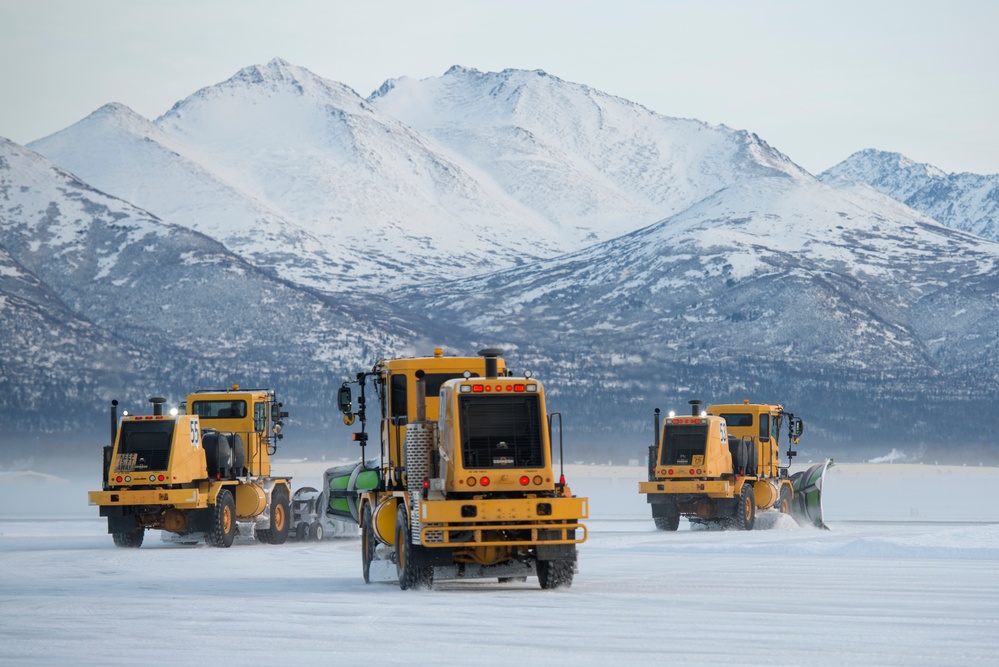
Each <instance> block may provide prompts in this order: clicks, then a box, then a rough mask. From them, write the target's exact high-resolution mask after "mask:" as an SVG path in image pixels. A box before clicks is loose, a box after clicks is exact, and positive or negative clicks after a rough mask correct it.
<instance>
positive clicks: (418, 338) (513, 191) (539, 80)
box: [0, 60, 999, 460]
mask: <svg viewBox="0 0 999 667" xmlns="http://www.w3.org/2000/svg"><path fill="white" fill-rule="evenodd" d="M31 148H32V149H35V148H36V149H38V151H39V152H41V153H42V154H44V155H46V156H47V157H49V158H50V159H51V160H52V161H53V162H54V163H56V164H58V165H59V167H56V166H55V165H54V164H53V163H50V162H48V161H47V160H46V159H44V158H42V157H41V156H40V155H38V154H36V153H34V152H33V151H32V150H29V149H27V148H25V147H21V146H18V145H16V144H11V143H10V142H3V143H0V188H2V189H0V192H2V195H3V199H2V200H0V250H2V251H4V252H5V253H6V254H2V253H0V278H2V280H0V318H2V319H0V325H2V326H3V328H4V331H6V330H7V329H12V328H13V327H14V326H16V325H17V324H18V323H20V322H21V321H34V322H43V321H45V320H46V319H49V320H51V321H53V323H54V324H53V325H52V327H51V328H50V332H41V331H36V330H32V331H31V332H29V333H30V334H31V335H30V336H22V337H20V338H16V337H15V338H11V339H10V340H15V342H8V340H7V339H6V337H5V341H4V343H3V345H6V347H4V348H3V351H4V353H5V357H4V364H5V365H4V366H3V367H0V375H2V376H3V380H2V382H3V384H2V385H0V394H11V395H13V393H16V392H18V391H20V392H21V395H25V396H27V395H28V393H29V392H31V391H34V389H33V387H34V386H35V385H37V386H41V387H45V390H44V391H42V392H41V393H39V394H38V395H37V396H44V397H51V400H52V401H61V402H72V403H73V404H74V405H75V406H76V407H75V408H74V409H75V410H76V412H75V413H74V414H80V415H83V414H92V415H93V416H94V419H96V420H97V422H101V420H102V415H103V412H102V408H103V405H98V406H91V404H90V403H88V401H90V402H92V401H93V400H94V397H100V399H101V400H104V399H105V398H109V397H112V396H114V395H115V394H118V393H119V392H122V391H126V392H131V396H132V400H139V398H136V397H140V398H142V397H145V396H148V395H151V393H150V392H156V393H162V392H163V389H162V387H164V386H166V387H168V388H169V389H170V390H171V391H176V392H183V391H186V390H188V389H191V388H193V387H203V386H224V385H225V384H228V383H229V382H232V381H239V382H241V383H242V384H246V383H247V382H252V383H254V384H262V385H270V386H274V387H275V388H276V389H278V390H280V391H281V392H282V393H283V394H284V395H285V396H286V397H288V400H287V404H288V405H289V407H291V409H292V413H293V419H296V418H300V419H301V420H302V422H301V426H302V427H303V431H304V430H308V429H311V433H312V434H317V433H318V434H321V435H319V438H320V439H323V440H325V439H326V436H327V435H328V431H329V429H332V426H331V424H332V423H333V422H335V416H334V415H335V411H334V408H333V403H332V401H333V393H334V389H335V386H336V385H337V384H338V383H339V382H340V381H341V380H342V379H343V378H344V377H346V376H347V375H349V374H353V373H354V372H356V371H358V370H362V369H364V368H367V367H369V366H370V364H372V363H373V362H374V361H375V360H377V359H378V358H379V357H382V356H390V355H408V354H416V353H420V354H425V353H427V352H429V350H430V349H431V347H432V346H433V345H444V346H445V347H446V348H447V349H448V352H449V353H460V354H468V353H473V352H474V351H475V350H477V349H480V347H486V346H495V345H498V346H501V347H505V348H507V350H508V355H507V360H508V362H509V363H510V365H511V366H512V367H513V368H515V369H519V370H522V369H524V368H531V369H532V370H534V371H535V372H537V373H538V374H539V376H540V377H542V378H543V379H545V380H547V381H548V382H549V390H550V394H549V395H550V398H551V401H550V405H549V407H550V408H551V409H554V410H559V411H561V412H563V413H564V414H565V416H566V428H567V433H568V434H570V435H571V436H572V437H574V438H576V439H577V440H582V441H583V447H581V448H580V449H579V450H577V451H585V450H587V449H588V451H589V453H590V454H591V455H593V456H594V457H600V456H605V455H607V454H608V452H611V453H612V454H611V455H612V456H613V457H614V458H616V460H627V459H630V458H635V457H636V456H638V455H640V453H641V450H640V448H639V449H637V450H636V449H635V443H636V442H646V441H647V440H649V439H651V436H649V435H648V431H649V428H650V426H649V425H650V424H651V414H652V413H651V410H652V408H653V407H662V408H666V409H671V408H676V407H678V406H680V405H682V404H683V403H684V402H685V401H686V400H687V399H689V398H693V397H696V398H701V399H703V400H707V401H715V402H717V401H730V400H731V401H738V400H741V399H743V398H750V399H753V400H760V401H778V402H782V403H785V404H787V405H788V406H789V407H790V408H791V409H793V410H795V411H796V412H797V413H798V414H800V415H801V416H802V417H804V418H805V419H806V422H807V423H808V424H809V425H810V426H809V433H810V434H811V435H810V436H809V438H811V439H812V440H811V442H814V443H818V445H819V446H828V445H830V443H832V444H837V443H838V444H843V443H868V442H875V441H877V443H878V444H879V446H881V445H884V444H888V443H892V444H898V443H904V444H905V445H906V446H907V447H908V448H910V449H911V448H912V447H919V446H923V445H925V444H926V443H930V442H949V441H950V438H952V433H953V429H952V427H951V426H950V425H949V423H948V422H946V421H944V420H941V419H938V418H935V417H934V415H939V414H943V413H948V414H950V413H953V414H974V415H976V418H975V419H974V420H971V421H970V423H968V424H962V433H961V440H962V442H961V444H962V445H965V446H977V445H981V446H987V445H988V443H991V442H992V434H994V432H995V431H996V430H999V422H997V421H996V419H997V418H996V417H992V416H988V415H992V414H993V413H994V410H993V409H992V408H993V407H994V404H995V401H996V400H997V399H999V396H997V389H996V387H997V386H999V382H997V380H999V301H997V295H999V284H997V281H999V278H997V274H999V271H997V270H996V267H997V264H999V246H997V244H996V243H995V242H990V241H987V240H984V239H982V238H980V237H977V236H973V235H971V234H966V233H964V232H961V231H957V230H954V229H950V228H948V227H945V226H941V225H940V224H937V222H934V220H931V219H930V217H926V216H924V215H921V214H920V213H917V212H916V211H914V210H913V209H912V208H910V207H908V206H906V205H904V204H902V203H900V202H898V201H896V200H895V199H892V198H890V197H888V196H885V195H884V194H881V193H879V192H877V191H876V190H875V189H874V188H872V187H871V186H869V185H867V184H865V183H863V182H861V181H860V180H857V179H853V180H850V181H846V180H843V179H840V178H836V179H834V178H832V176H829V177H828V179H827V180H828V184H824V183H822V182H820V181H819V180H817V179H815V178H814V177H813V176H811V175H810V174H808V173H807V172H805V171H804V170H802V169H800V168H799V167H797V166H796V165H795V164H794V163H793V162H792V161H791V160H790V159H789V158H788V157H786V156H784V155H783V154H781V153H780V152H779V151H777V150H775V149H774V148H771V147H770V146H768V145H767V144H766V142H764V141H763V140H762V139H760V138H758V137H756V136H755V135H753V134H752V133H749V132H743V131H736V130H732V129H730V128H727V127H724V126H711V125H707V124H704V123H700V122H698V121H694V120H682V119H675V118H669V117H666V116H661V115H658V114H656V113H654V112H651V111H649V110H646V109H644V108H642V107H640V106H638V105H635V104H633V103H631V102H628V101H627V100H622V99H620V98H615V97H611V96H608V95H605V94H603V93H600V92H599V91H596V90H593V89H590V88H587V87H586V86H583V85H580V84H574V83H569V82H565V81H562V80H560V79H558V78H557V77H553V76H550V75H548V74H545V73H544V72H538V71H534V72H525V71H517V70H506V71H503V72H499V73H482V72H477V71H475V70H469V69H464V68H460V67H455V68H452V69H451V70H449V71H448V72H447V73H445V74H444V75H443V76H441V77H433V78H430V79H425V80H422V81H416V80H412V79H406V78H403V79H397V80H392V81H388V82H386V84H385V85H383V86H382V87H381V88H380V89H379V90H378V91H376V92H375V93H374V94H372V95H371V97H370V98H369V99H368V100H365V99H362V98H361V97H360V96H359V95H357V94H356V93H355V92H354V91H352V90H351V89H349V88H347V87H346V86H343V85H342V84H338V83H336V82H333V81H330V80H327V79H323V78H321V77H319V76H316V75H314V74H312V73H310V72H308V71H306V70H304V69H301V68H298V67H295V66H293V65H290V64H289V63H286V62H284V61H281V60H274V61H272V62H271V63H269V64H267V65H266V66H259V67H249V68H246V69H244V70H241V71H240V72H239V73H237V74H236V75H235V76H234V77H233V78H231V79H229V80H228V81H226V82H223V83H221V84H218V85H216V86H211V87H209V88H206V89H203V90H201V91H198V92H196V93H194V94H193V95H191V96H190V97H188V98H187V99H185V100H183V101H181V102H179V103H178V104H177V105H176V106H175V107H174V108H173V109H171V110H170V111H168V112H167V113H165V114H164V115H163V116H162V117H160V118H158V119H157V120H156V121H155V122H150V121H148V120H146V119H143V118H141V117H140V116H138V115H137V114H135V113H134V112H131V111H130V110H128V109H127V108H125V107H122V106H121V105H108V106H106V107H103V108H102V109H99V110H98V111H97V112H95V113H94V114H92V115H91V116H90V117H88V118H86V119H84V120H82V121H80V122H79V123H77V124H76V125H74V126H72V127H70V128H67V129H66V130H64V131H62V132H60V133H57V134H55V135H52V136H51V137H47V138H45V139H42V140H39V141H37V142H33V143H32V144H31ZM69 172H72V174H71V173H69ZM81 179H82V180H81ZM105 193H107V194H105ZM32 318H34V319H32ZM33 326H34V327H35V329H37V328H39V327H40V326H41V325H40V324H37V325H33ZM46 336H48V337H46ZM60 337H61V338H62V339H65V340H67V341H73V340H78V341H79V344H78V345H76V346H73V345H62V346H60V345H57V344H54V341H55V340H57V339H59V338H60ZM49 349H51V350H54V352H53V353H52V354H51V355H50V356H51V358H49V357H45V358H44V359H43V358H42V357H38V356H37V351H38V350H49ZM70 349H72V350H75V351H76V352H78V353H75V356H74V355H73V354H70V353H69V352H68V351H67V350H70ZM108 349H111V350H113V353H112V354H111V355H110V359H108V355H107V354H106V351H107V350H108ZM8 353H9V355H10V356H7V354H8ZM33 354H35V355H36V356H32V355H33ZM18 359H22V360H24V361H16V360H18ZM17 364H20V365H17ZM88 364H89V365H88ZM32 368H34V369H35V372H34V374H33V375H32V374H31V369H32ZM22 373H24V374H25V376H24V377H22V375H21V374H22ZM101 373H104V375H101ZM28 376H31V377H30V378H28ZM81 377H87V378H89V377H94V380H93V382H92V383H90V384H86V383H83V386H85V387H86V388H85V389H84V390H79V389H75V388H74V387H77V386H78V385H79V384H81V383H79V382H78V379H79V378H81ZM123 388H124V390H123ZM70 394H72V396H71V395H70ZM37 396H36V399H35V402H36V403H38V402H39V399H38V398H37ZM119 397H120V395H119ZM42 402H44V401H42ZM292 406H293V407H292ZM981 415H987V416H986V417H984V418H982V417H981ZM2 419H3V418H2V417H0V428H3V427H4V424H5V423H8V422H3V421H2ZM49 419H51V417H50V418H49ZM55 421H59V420H58V418H57V419H56V420H55ZM60 424H61V425H59V426H57V427H55V430H61V431H67V430H69V429H70V428H71V426H69V425H67V423H66V421H65V420H62V422H60ZM306 427H307V428H306ZM329 432H332V431H329ZM300 437H301V436H300ZM809 438H806V439H805V440H803V444H804V443H806V442H808V441H809ZM799 449H801V448H799ZM805 451H807V449H806V450H805ZM604 460H606V459H604Z"/></svg>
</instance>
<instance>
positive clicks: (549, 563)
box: [538, 560, 576, 590]
mask: <svg viewBox="0 0 999 667" xmlns="http://www.w3.org/2000/svg"><path fill="white" fill-rule="evenodd" d="M575 572H576V565H575V563H574V562H573V561H571V560H539V561H538V583H539V584H541V588H544V589H545V590H548V589H551V588H569V587H570V586H572V577H573V575H574V574H575Z"/></svg>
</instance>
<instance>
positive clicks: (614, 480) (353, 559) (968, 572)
mask: <svg viewBox="0 0 999 667" xmlns="http://www.w3.org/2000/svg"><path fill="white" fill-rule="evenodd" d="M919 473H920V471H918V470H917V471H900V472H898V473H897V474H898V475H908V476H909V477H910V481H911V482H912V483H914V484H917V485H918V483H919V480H918V479H916V478H914V477H913V476H917V475H918V474H919ZM630 474H631V473H626V474H625V475H624V477H625V479H624V480H623V481H621V478H620V476H605V477H600V476H599V473H596V472H594V473H593V474H592V475H591V476H589V477H586V476H583V475H579V474H577V478H578V481H577V482H576V484H575V485H574V490H575V491H576V492H577V493H578V494H580V495H584V494H586V495H589V496H590V497H591V505H592V510H591V514H592V518H591V520H590V521H589V522H588V526H589V540H588V541H587V542H586V543H585V544H583V545H582V546H581V548H580V557H579V572H578V574H577V576H576V580H575V583H574V584H573V586H572V588H570V589H568V590H556V591H542V590H540V588H539V587H538V585H537V581H536V580H535V579H534V578H530V579H528V581H527V582H526V583H513V584H499V583H496V582H443V583H440V584H438V585H436V586H435V589H434V590H431V591H401V590H399V588H398V587H397V586H395V585H389V584H371V585H365V584H364V582H363V580H362V579H361V562H360V553H359V545H358V541H357V539H356V538H339V539H333V540H327V541H325V542H322V543H311V542H310V543H288V544H285V545H283V546H278V547H275V546H267V545H259V544H256V543H244V544H237V545H236V546H234V547H233V548H230V549H212V548H208V547H204V546H198V547H183V546H178V545H173V544H167V543H164V542H162V541H161V540H160V539H159V538H158V536H157V534H156V533H151V534H149V535H148V536H147V539H146V543H145V544H144V545H143V547H142V548H141V549H137V550H133V549H120V548H116V547H114V546H113V544H112V542H111V539H110V537H109V536H108V535H107V534H106V529H105V524H104V522H103V520H101V519H99V518H97V517H96V516H94V515H96V513H97V512H96V509H94V508H85V503H84V510H83V511H82V512H81V511H78V510H79V508H77V510H75V511H74V512H73V516H72V517H71V518H66V519H54V518H52V517H51V516H30V515H27V514H25V515H23V516H18V515H16V514H14V513H11V512H9V511H8V512H5V513H3V515H2V517H3V518H0V664H5V665H6V664H10V665H15V664H43V665H45V664H59V665H65V664H126V663H132V664H178V663H180V664H193V663H218V662H225V663H228V664H238V665H242V664H262V663H265V662H267V663H271V662H277V663H290V664H316V665H318V664H337V665H354V664H361V663H369V664H372V663H384V664H416V663H428V664H436V665H468V664H483V665H505V664H524V663H528V662H529V663H532V664H543V663H556V664H565V665H625V664H628V665H635V664H639V665H644V664H662V663H669V664H685V665H689V664H718V665H721V664H725V665H730V664H733V663H736V664H742V665H944V664H948V665H992V664H995V661H996V656H997V655H999V518H995V517H996V512H997V510H995V509H992V508H989V507H987V506H986V505H985V504H984V503H982V504H981V505H980V506H979V507H978V509H977V510H976V512H972V513H969V514H966V515H964V516H955V517H953V518H951V519H941V518H931V519H930V520H927V519H925V518H923V519H918V520H911V519H909V520H900V519H898V518H895V517H891V518H887V519H878V518H876V517H871V516H857V515H858V514H859V515H863V514H865V513H866V514H870V513H872V512H874V513H876V512H875V508H876V507H877V503H876V502H875V503H872V502H867V501H863V499H860V498H858V496H859V495H860V491H858V490H865V489H866V491H867V492H868V493H869V494H870V495H871V497H872V498H875V499H876V497H877V493H878V491H877V489H879V488H883V487H884V486H885V484H883V483H878V484H877V485H876V486H873V487H872V486H871V480H872V479H873V477H871V475H865V474H862V473H856V474H855V473H852V472H850V470H849V469H846V472H843V473H841V474H840V475H839V477H835V476H833V477H831V479H830V481H829V482H828V484H827V489H826V499H827V512H826V513H827V518H828V520H829V523H830V525H831V526H832V528H833V530H831V531H820V530H815V529H810V528H798V527H797V526H795V525H793V522H791V523H790V524H789V523H788V522H786V521H782V520H778V519H774V518H771V519H770V520H769V524H770V529H768V530H755V531H752V532H731V531H728V532H723V531H708V530H690V527H689V525H688V524H687V523H686V522H685V521H684V522H681V526H680V530H679V531H678V532H676V533H661V532H657V531H656V530H655V529H654V527H653V525H652V521H651V519H649V518H648V508H647V507H645V506H644V504H643V503H642V502H641V499H638V501H637V502H636V501H635V499H634V498H633V497H632V496H631V495H630V494H631V493H632V492H635V495H636V496H637V488H636V489H633V488H632V485H631V483H632V480H631V479H630V478H629V475H630ZM932 474H939V472H938V471H936V470H934V471H933V473H932ZM997 474H999V471H996V470H994V469H984V470H982V469H974V468H968V469H966V470H965V471H962V470H960V469H956V472H954V473H953V474H950V475H949V476H948V477H947V480H948V483H951V482H952V483H953V487H954V489H953V490H954V493H955V494H957V496H958V497H959V498H960V494H961V493H968V492H971V493H984V492H985V491H983V490H982V489H981V485H980V484H979V483H980V482H983V481H986V480H987V481H994V480H995V479H996V476H997ZM851 475H855V476H853V477H851ZM883 476H884V475H883V474H882V473H881V472H880V470H879V472H878V477H883ZM889 486H890V485H889ZM940 486H941V485H938V490H942V491H946V490H947V489H940V488H939V487H940ZM972 488H978V491H969V489H972ZM991 489H992V493H991V494H989V495H993V496H994V489H995V487H994V486H992V487H991ZM75 492H76V489H73V494H75ZM835 493H840V494H845V495H847V496H849V498H850V499H851V501H850V502H847V501H846V500H844V498H843V497H840V499H839V500H838V501H833V500H832V499H833V494H835ZM922 497H923V498H924V501H925V502H926V503H930V501H931V500H932V499H931V498H930V497H929V496H926V495H924V496H922ZM948 497H953V494H951V495H950V496H948ZM851 502H856V503H858V504H857V505H856V507H855V508H853V509H851ZM940 504H941V503H940V502H939V501H938V502H936V503H935V507H936V508H937V510H939V506H940ZM881 505H882V506H883V507H886V506H888V503H887V502H886V503H881ZM7 507H8V509H9V505H8V506H7ZM865 508H866V509H865ZM910 509H911V508H910ZM88 510H89V511H88ZM916 510H917V512H916V513H917V514H919V515H921V516H924V517H925V516H926V515H930V516H931V517H932V515H933V513H934V511H937V510H934V507H931V506H929V505H928V506H927V507H925V508H923V507H918V508H916ZM851 513H852V516H851ZM837 514H838V515H839V516H840V517H844V518H840V519H838V520H837ZM845 517H850V518H845ZM761 521H762V522H763V523H767V522H768V521H767V519H765V518H764V519H761Z"/></svg>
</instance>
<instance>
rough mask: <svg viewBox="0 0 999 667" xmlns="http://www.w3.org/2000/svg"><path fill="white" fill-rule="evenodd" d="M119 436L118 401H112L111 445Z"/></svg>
mask: <svg viewBox="0 0 999 667" xmlns="http://www.w3.org/2000/svg"><path fill="white" fill-rule="evenodd" d="M117 438H118V401H114V400H113V401H111V446H112V447H114V441H115V440H116V439H117Z"/></svg>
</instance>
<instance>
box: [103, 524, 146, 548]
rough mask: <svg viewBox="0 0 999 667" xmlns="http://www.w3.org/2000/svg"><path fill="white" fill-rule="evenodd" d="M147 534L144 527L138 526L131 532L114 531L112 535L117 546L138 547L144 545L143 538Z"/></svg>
mask: <svg viewBox="0 0 999 667" xmlns="http://www.w3.org/2000/svg"><path fill="white" fill-rule="evenodd" d="M145 534H146V530H145V529H144V528H136V529H135V530H134V531H133V532H131V533H112V535H111V537H112V538H113V539H114V543H115V546H118V547H131V548H133V549H138V548H139V547H141V546H142V538H143V537H144V536H145Z"/></svg>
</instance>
